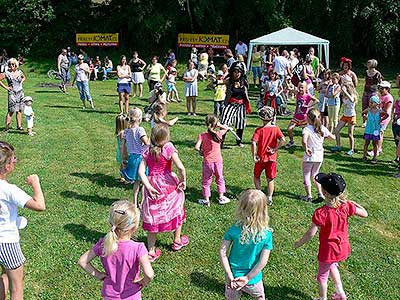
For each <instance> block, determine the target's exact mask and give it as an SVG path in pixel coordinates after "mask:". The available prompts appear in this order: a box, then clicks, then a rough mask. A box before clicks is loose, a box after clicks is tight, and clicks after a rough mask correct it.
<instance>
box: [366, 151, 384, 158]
mask: <svg viewBox="0 0 400 300" xmlns="http://www.w3.org/2000/svg"><path fill="white" fill-rule="evenodd" d="M380 154H382V151H378V152H376V156H379V155H380ZM368 156H371V157H373V156H374V151H368Z"/></svg>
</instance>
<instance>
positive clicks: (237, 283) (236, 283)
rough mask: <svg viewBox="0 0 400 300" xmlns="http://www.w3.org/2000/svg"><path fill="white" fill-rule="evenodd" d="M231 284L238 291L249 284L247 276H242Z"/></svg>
mask: <svg viewBox="0 0 400 300" xmlns="http://www.w3.org/2000/svg"><path fill="white" fill-rule="evenodd" d="M232 282H233V288H234V289H235V290H237V291H239V290H241V289H242V288H244V287H245V286H246V284H247V283H248V282H249V279H248V278H247V276H242V277H238V278H235V279H234V280H233V281H232ZM231 285H232V284H231Z"/></svg>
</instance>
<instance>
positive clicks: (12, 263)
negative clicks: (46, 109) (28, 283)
mask: <svg viewBox="0 0 400 300" xmlns="http://www.w3.org/2000/svg"><path fill="white" fill-rule="evenodd" d="M16 163H17V157H16V156H15V151H14V147H13V146H11V145H10V144H9V143H7V142H3V141H0V207H1V214H0V215H1V217H0V265H1V269H2V275H1V276H2V284H0V295H1V297H2V299H7V292H8V291H9V289H10V291H11V290H12V296H11V297H12V299H23V298H24V262H25V257H24V255H23V253H22V250H21V247H20V244H19V239H20V238H19V232H18V227H20V228H22V227H23V226H21V224H20V221H21V219H19V217H18V207H21V208H28V209H31V210H35V211H43V210H45V209H46V205H45V200H44V196H43V193H42V188H41V186H40V182H39V177H38V176H37V175H36V174H35V175H30V176H28V177H27V178H26V184H28V185H30V186H31V187H32V189H33V197H31V196H29V195H28V194H27V193H25V192H24V191H23V190H21V189H20V188H19V187H17V186H16V185H14V184H10V183H9V182H8V181H7V177H8V176H9V175H10V174H11V173H12V172H13V171H14V169H15V166H16ZM3 297H4V298H3Z"/></svg>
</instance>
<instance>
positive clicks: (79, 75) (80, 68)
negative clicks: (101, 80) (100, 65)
mask: <svg viewBox="0 0 400 300" xmlns="http://www.w3.org/2000/svg"><path fill="white" fill-rule="evenodd" d="M87 70H89V65H88V64H87V63H82V64H81V65H80V64H77V65H75V72H76V81H79V82H83V81H89V78H88V76H87V72H86V71H87Z"/></svg>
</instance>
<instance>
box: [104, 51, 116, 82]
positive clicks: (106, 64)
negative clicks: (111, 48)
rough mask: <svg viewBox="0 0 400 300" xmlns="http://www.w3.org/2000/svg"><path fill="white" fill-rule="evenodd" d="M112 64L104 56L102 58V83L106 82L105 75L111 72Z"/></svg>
mask: <svg viewBox="0 0 400 300" xmlns="http://www.w3.org/2000/svg"><path fill="white" fill-rule="evenodd" d="M113 67H114V66H113V63H112V61H111V59H109V58H108V56H106V57H105V58H104V67H103V81H104V80H107V74H108V73H109V72H111V71H112V70H113Z"/></svg>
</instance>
